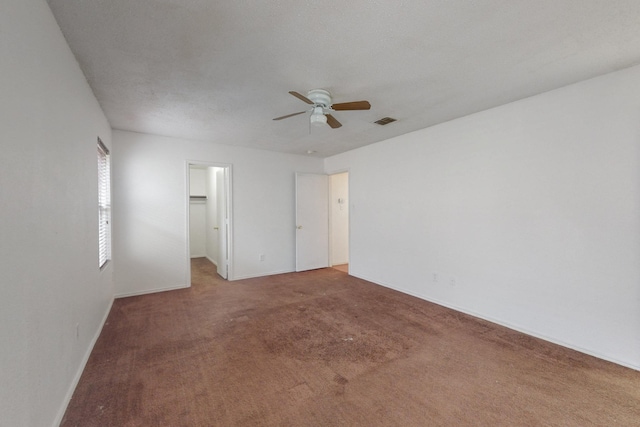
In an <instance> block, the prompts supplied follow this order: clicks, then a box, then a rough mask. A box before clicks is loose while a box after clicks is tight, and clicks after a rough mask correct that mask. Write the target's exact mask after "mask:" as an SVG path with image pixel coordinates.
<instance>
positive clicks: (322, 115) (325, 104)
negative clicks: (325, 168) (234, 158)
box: [273, 89, 371, 129]
mask: <svg viewBox="0 0 640 427" xmlns="http://www.w3.org/2000/svg"><path fill="white" fill-rule="evenodd" d="M289 93H290V94H291V95H293V96H295V97H296V98H298V99H300V100H302V101H304V102H306V103H307V104H309V105H312V107H311V108H310V109H308V110H305V111H300V112H299V113H293V114H287V115H286V116H281V117H276V118H275V119H273V120H282V119H286V118H289V117H293V116H297V115H299V114H304V113H307V112H311V116H310V117H309V122H310V123H311V124H314V125H323V124H325V123H326V124H328V125H329V126H331V128H333V129H336V128H339V127H340V126H342V124H341V123H340V122H339V121H338V120H336V118H335V117H333V116H332V115H331V114H330V113H331V112H333V111H346V110H368V109H370V108H371V104H369V101H353V102H341V103H339V104H333V103H332V102H333V101H332V99H331V94H330V93H329V91H326V90H324V89H312V90H310V91H309V92H307V96H304V95H301V94H299V93H298V92H296V91H290V92H289Z"/></svg>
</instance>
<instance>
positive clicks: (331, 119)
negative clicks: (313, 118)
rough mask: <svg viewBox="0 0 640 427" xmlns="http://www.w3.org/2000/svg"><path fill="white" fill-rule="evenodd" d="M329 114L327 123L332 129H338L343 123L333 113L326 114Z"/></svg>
mask: <svg viewBox="0 0 640 427" xmlns="http://www.w3.org/2000/svg"><path fill="white" fill-rule="evenodd" d="M325 116H327V124H328V125H329V126H331V128H332V129H337V128H339V127H340V126H342V123H340V122H339V121H337V120H336V118H335V117H333V116H332V115H331V114H325Z"/></svg>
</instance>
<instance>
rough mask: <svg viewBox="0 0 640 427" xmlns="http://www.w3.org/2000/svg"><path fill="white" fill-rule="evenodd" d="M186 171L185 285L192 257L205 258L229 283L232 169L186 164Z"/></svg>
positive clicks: (229, 167)
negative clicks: (186, 246) (186, 265)
mask: <svg viewBox="0 0 640 427" xmlns="http://www.w3.org/2000/svg"><path fill="white" fill-rule="evenodd" d="M187 169H188V173H187V184H188V185H187V188H188V192H187V193H188V194H187V199H188V202H187V203H188V234H187V236H188V239H187V240H188V257H187V258H188V259H187V263H188V267H189V268H188V271H189V278H188V279H189V281H188V283H191V259H192V258H206V259H207V260H208V261H209V262H211V263H212V264H213V265H214V266H215V271H216V273H217V274H218V275H219V276H220V277H222V278H223V279H227V280H231V265H232V264H231V247H232V239H231V236H232V233H231V222H232V221H231V191H230V189H231V183H230V181H231V166H230V165H222V164H207V163H194V162H188V168H187ZM205 262H206V261H205Z"/></svg>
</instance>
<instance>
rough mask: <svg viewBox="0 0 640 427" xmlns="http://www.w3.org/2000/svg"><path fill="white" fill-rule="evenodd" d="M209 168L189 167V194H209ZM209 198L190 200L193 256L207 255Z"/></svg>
mask: <svg viewBox="0 0 640 427" xmlns="http://www.w3.org/2000/svg"><path fill="white" fill-rule="evenodd" d="M206 185H207V169H206V168H200V167H193V166H191V168H190V169H189V194H190V195H191V196H206V195H207V187H206ZM206 233H207V200H195V199H194V200H191V201H190V202H189V253H190V256H191V258H199V257H203V256H206V253H207V234H206Z"/></svg>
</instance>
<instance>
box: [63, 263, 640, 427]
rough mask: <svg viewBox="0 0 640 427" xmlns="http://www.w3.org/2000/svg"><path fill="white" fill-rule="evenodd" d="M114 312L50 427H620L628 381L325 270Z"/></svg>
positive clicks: (210, 280) (639, 417)
mask: <svg viewBox="0 0 640 427" xmlns="http://www.w3.org/2000/svg"><path fill="white" fill-rule="evenodd" d="M193 281H194V284H193V286H192V287H191V288H190V289H185V290H179V291H171V292H163V293H158V294H153V295H145V296H139V297H131V298H126V299H120V300H116V301H115V303H114V306H113V309H112V312H111V313H110V315H109V318H108V321H107V324H106V325H105V327H104V330H103V332H102V334H101V336H100V338H99V340H98V342H97V344H96V347H95V349H94V351H93V354H92V355H91V358H90V360H89V362H88V365H87V368H86V370H85V372H84V374H83V376H82V378H81V380H80V383H79V384H78V387H77V389H76V392H75V394H74V396H73V399H72V400H71V403H70V405H69V407H68V410H67V412H66V414H65V417H64V420H63V422H62V425H63V426H82V427H88V426H102V427H104V426H118V427H121V426H633V425H640V373H639V372H637V371H633V370H631V369H626V368H623V367H620V366H617V365H614V364H611V363H608V362H604V361H602V360H598V359H595V358H593V357H590V356H586V355H584V354H580V353H577V352H575V351H571V350H568V349H565V348H562V347H559V346H556V345H553V344H549V343H546V342H544V341H541V340H538V339H535V338H531V337H529V336H526V335H523V334H520V333H517V332H514V331H511V330H508V329H506V328H503V327H500V326H496V325H494V324H491V323H489V322H486V321H482V320H479V319H476V318H473V317H470V316H467V315H463V314H459V313H457V312H454V311H451V310H448V309H445V308H442V307H440V306H437V305H434V304H431V303H428V302H425V301H422V300H420V299H417V298H413V297H410V296H407V295H404V294H401V293H398V292H395V291H392V290H389V289H385V288H383V287H380V286H376V285H374V284H371V283H368V282H366V281H363V280H359V279H356V278H354V277H351V276H348V275H347V274H345V273H343V272H340V271H337V270H336V269H332V268H328V269H323V270H316V271H309V272H303V273H291V274H283V275H277V276H270V277H265V278H259V279H250V280H242V281H237V282H225V281H222V280H220V279H219V278H218V277H217V276H216V274H215V269H214V267H213V266H212V265H211V264H209V263H208V261H206V260H204V259H197V260H194V261H193Z"/></svg>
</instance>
